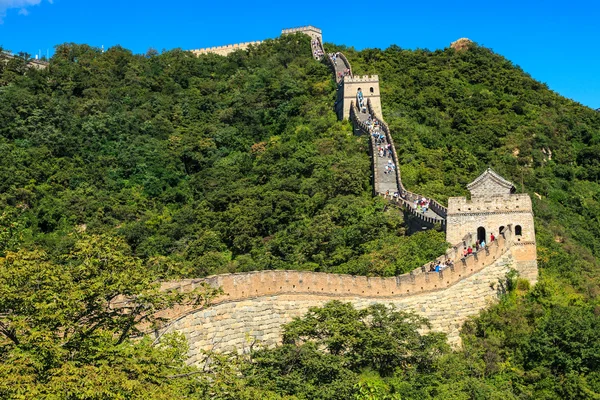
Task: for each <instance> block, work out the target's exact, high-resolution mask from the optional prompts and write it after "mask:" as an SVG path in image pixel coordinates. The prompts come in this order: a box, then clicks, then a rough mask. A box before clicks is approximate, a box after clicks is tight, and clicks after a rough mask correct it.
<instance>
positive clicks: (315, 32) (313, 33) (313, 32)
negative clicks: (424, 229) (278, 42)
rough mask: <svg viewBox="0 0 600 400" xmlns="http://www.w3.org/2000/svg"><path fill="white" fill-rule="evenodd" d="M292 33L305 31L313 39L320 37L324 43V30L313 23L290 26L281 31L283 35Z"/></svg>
mask: <svg viewBox="0 0 600 400" xmlns="http://www.w3.org/2000/svg"><path fill="white" fill-rule="evenodd" d="M292 33H304V34H306V35H308V36H310V37H311V38H313V39H319V40H320V41H321V43H323V32H322V31H321V30H320V29H319V28H316V27H314V26H312V25H307V26H299V27H296V28H288V29H283V30H282V31H281V34H282V35H289V34H292Z"/></svg>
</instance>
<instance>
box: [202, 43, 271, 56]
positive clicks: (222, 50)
mask: <svg viewBox="0 0 600 400" xmlns="http://www.w3.org/2000/svg"><path fill="white" fill-rule="evenodd" d="M261 43H262V42H261V41H254V42H244V43H235V44H227V45H224V46H215V47H206V48H204V49H195V50H190V51H191V52H192V53H194V54H195V55H200V54H208V53H214V54H219V55H227V54H229V53H232V52H234V51H236V50H247V49H248V48H249V47H250V46H258V45H259V44H261Z"/></svg>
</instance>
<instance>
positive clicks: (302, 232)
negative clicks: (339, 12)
mask: <svg viewBox="0 0 600 400" xmlns="http://www.w3.org/2000/svg"><path fill="white" fill-rule="evenodd" d="M326 48H327V49H328V50H329V51H333V50H335V49H341V50H343V51H344V53H345V54H346V56H347V57H348V59H349V60H350V62H351V63H352V67H353V70H354V73H355V74H361V73H364V74H378V75H379V77H380V80H381V90H382V99H383V113H384V116H385V119H386V121H387V122H388V123H389V125H390V128H391V131H392V134H393V135H394V140H395V144H396V147H397V151H398V155H399V158H400V163H399V164H400V169H401V173H402V179H403V183H404V184H405V186H406V187H407V188H409V189H411V190H413V191H415V192H419V193H422V194H424V195H428V196H432V197H434V198H436V199H438V200H440V201H442V202H445V200H446V199H447V197H448V196H454V195H462V194H465V185H466V183H468V182H470V181H471V180H473V178H475V177H476V176H477V175H479V174H480V173H481V171H482V170H483V169H484V168H486V167H488V166H491V167H492V168H494V169H495V170H496V171H498V172H499V173H501V174H502V175H503V176H505V177H506V178H508V179H510V180H512V181H513V182H515V184H516V185H517V186H518V187H519V189H520V190H522V191H526V192H528V193H529V194H530V195H531V197H532V199H533V200H534V212H535V215H536V230H537V231H536V237H537V243H538V255H539V266H540V274H541V277H540V282H539V283H538V285H537V286H536V287H535V288H533V289H531V288H529V287H528V286H527V285H526V284H525V283H524V282H522V281H518V280H509V281H508V283H507V285H508V286H507V289H508V292H507V294H506V295H505V296H504V298H503V300H502V302H501V303H500V304H499V305H497V306H494V307H491V308H490V310H488V311H486V312H484V313H483V314H482V315H481V316H480V317H479V318H478V319H476V320H474V321H472V322H470V323H469V324H467V325H466V326H465V328H464V329H463V342H464V344H465V346H464V349H463V350H460V351H456V352H452V351H450V350H449V349H447V348H446V347H445V346H444V345H443V340H442V339H440V338H439V337H428V336H425V335H424V336H420V335H418V334H417V333H416V330H415V331H414V332H413V331H411V329H413V328H414V329H416V328H415V327H416V326H420V324H421V322H420V321H412V320H411V321H409V322H407V324H406V325H402V323H400V322H399V320H401V319H402V318H404V317H403V316H401V315H400V316H398V315H395V314H391V315H388V314H386V313H385V312H384V311H382V310H377V309H374V310H371V311H369V312H371V313H372V314H369V315H366V314H360V315H358V314H356V312H355V311H353V310H349V309H348V308H347V307H345V308H344V307H343V306H340V305H335V304H333V305H331V306H330V308H325V309H324V310H322V311H321V312H320V314H319V315H317V316H313V317H312V319H310V318H308V317H307V319H306V320H304V321H299V322H297V323H296V324H293V325H291V326H290V327H289V328H288V336H287V338H288V339H289V340H287V342H286V344H285V345H284V346H282V347H280V348H277V349H274V350H266V351H262V352H260V353H259V354H256V357H255V358H254V359H253V360H246V359H243V360H240V359H234V358H231V359H228V358H226V357H224V358H222V359H219V361H218V362H216V363H215V365H216V366H218V367H215V369H214V371H216V372H214V375H211V376H210V377H207V376H206V375H207V374H199V373H198V371H193V370H192V371H190V369H189V368H187V367H185V366H184V365H183V359H182V354H183V353H182V351H183V350H182V347H181V346H180V345H179V344H178V343H175V342H174V343H173V344H172V346H170V347H169V346H166V348H165V349H157V348H156V347H153V346H152V345H151V344H150V343H146V342H142V343H139V342H138V343H136V342H129V341H125V342H123V341H122V340H119V341H116V342H112V341H111V340H110V338H111V334H109V333H106V332H112V334H113V335H114V334H115V332H117V331H113V329H117V328H115V324H112V322H111V321H112V320H111V319H110V318H112V316H110V315H109V316H102V318H106V320H105V322H106V321H107V322H106V324H105V325H102V327H103V328H102V329H105V331H103V330H101V332H100V333H102V332H104V334H103V335H101V334H100V333H96V331H95V328H94V329H92V330H90V331H88V330H87V328H86V329H83V330H82V331H81V332H78V333H77V334H76V335H74V336H75V339H76V340H75V339H74V342H69V345H68V346H66V347H64V346H62V345H61V346H58V345H56V343H58V342H59V339H58V337H59V336H60V335H62V334H65V335H66V332H68V330H67V329H66V328H65V326H67V322H68V321H67V322H65V321H62V320H60V319H57V318H55V320H57V321H59V322H56V323H55V324H51V323H50V322H49V321H52V315H53V314H52V313H50V311H52V312H55V311H53V310H55V307H56V301H55V299H57V298H58V299H60V298H61V297H60V295H57V294H56V293H54V292H52V291H47V292H46V291H39V290H38V289H36V288H35V287H33V286H31V287H30V286H28V287H29V288H30V289H31V290H32V292H31V293H35V294H36V296H37V295H39V296H41V297H39V298H37V297H36V299H38V300H36V301H39V302H40V304H41V303H43V304H50V305H49V306H48V307H46V308H42V307H38V308H36V307H34V306H35V305H36V304H38V303H36V302H34V303H33V305H34V306H32V307H25V306H19V307H15V304H16V303H15V301H16V300H15V299H17V298H18V296H19V293H18V291H17V292H14V291H13V289H14V287H19V286H18V285H21V284H25V285H26V286H27V282H29V281H28V279H30V278H27V279H25V278H24V277H25V276H28V275H27V273H29V271H30V270H31V269H32V268H33V269H35V268H37V267H35V268H34V266H36V265H42V266H44V268H46V267H47V268H48V271H51V273H49V276H51V275H53V274H55V273H57V272H60V271H63V270H69V268H72V267H75V268H76V269H77V267H78V266H81V265H88V264H86V263H87V262H88V261H89V257H92V256H90V255H89V253H86V252H85V251H83V250H82V246H83V247H84V248H85V245H86V243H88V244H89V243H92V244H93V243H96V244H97V243H98V242H96V241H95V240H97V238H99V237H100V238H103V239H102V240H106V243H107V244H106V247H105V248H106V249H109V250H106V251H107V252H114V253H115V254H116V256H115V259H116V260H119V262H121V261H122V260H123V259H127V260H129V261H127V262H123V264H119V265H125V266H128V265H129V266H131V265H135V271H137V272H136V274H137V273H139V274H140V275H139V276H141V277H143V279H142V278H140V280H139V282H144V284H147V282H148V281H149V280H153V279H160V278H166V277H191V276H193V277H199V276H206V275H210V274H217V273H224V272H236V271H251V270H262V269H303V270H314V271H328V272H336V273H353V274H362V275H384V276H390V275H395V274H400V273H403V272H406V271H409V270H411V269H413V268H415V267H417V266H419V265H422V264H423V263H424V262H426V261H429V260H431V259H433V258H434V257H435V256H437V255H439V254H441V252H443V250H444V249H445V247H446V244H445V243H444V235H443V233H441V232H436V231H429V232H425V233H419V234H416V235H412V236H407V235H406V226H405V223H404V221H403V218H402V215H401V214H400V213H398V212H397V211H395V210H388V209H386V207H385V203H384V202H383V201H382V200H381V199H377V198H372V196H371V193H372V188H371V184H370V163H369V158H368V155H367V148H368V143H367V141H366V139H365V138H360V137H356V136H353V135H352V129H351V127H350V125H349V123H347V122H338V121H337V119H336V116H335V114H334V112H333V103H334V101H335V91H336V87H335V84H334V83H333V80H332V74H331V72H330V71H329V70H328V68H327V67H326V65H325V64H321V63H319V62H318V61H315V60H314V59H312V58H311V50H310V40H309V39H308V38H307V37H305V36H302V35H289V36H285V37H282V38H280V39H277V40H267V41H266V42H265V43H263V44H261V45H260V46H258V47H256V48H253V49H251V50H250V51H248V52H243V51H240V52H235V53H233V54H231V55H230V56H228V57H221V56H216V55H204V56H200V57H198V58H196V57H194V56H193V55H192V54H191V53H188V52H184V51H181V50H173V51H169V52H165V53H163V54H157V53H155V52H149V53H148V54H146V55H134V54H132V53H131V52H129V51H127V50H125V49H123V48H120V47H114V48H111V49H109V50H108V51H106V52H105V53H102V52H100V51H99V50H98V49H94V48H91V47H89V46H86V45H76V44H64V45H61V46H58V47H57V49H56V54H55V55H54V57H53V58H52V60H51V62H50V67H49V68H48V69H46V70H42V71H40V70H33V69H27V68H26V67H25V66H24V64H23V63H22V62H20V61H19V60H18V59H13V60H11V61H10V62H8V63H6V64H4V63H0V154H2V157H0V257H2V258H0V316H2V315H3V314H5V313H15V315H22V316H23V318H22V319H19V321H20V322H19V324H17V325H15V326H17V327H18V329H19V330H24V331H26V332H27V333H26V334H24V335H25V336H27V335H29V336H27V337H28V338H30V339H31V340H28V341H26V344H27V346H25V345H21V344H18V343H17V342H16V341H15V340H13V339H12V338H11V335H12V333H11V332H13V330H11V329H9V328H5V327H4V326H3V325H0V360H1V364H0V382H5V383H4V384H3V383H0V397H3V396H4V397H9V398H10V397H15V398H16V397H18V396H17V395H16V394H15V393H16V392H15V390H17V391H18V390H21V389H22V390H23V391H24V393H26V392H27V391H32V392H31V393H36V395H37V396H39V398H43V397H44V396H45V395H47V394H48V393H65V390H67V389H65V388H68V390H70V391H72V393H73V395H72V396H71V397H65V398H84V396H83V395H82V394H81V393H80V392H78V391H77V390H78V389H76V387H77V385H76V382H74V381H75V380H76V379H73V380H71V379H70V378H69V377H70V376H79V374H81V376H88V377H89V379H90V382H95V383H90V385H92V386H93V385H94V384H97V385H98V386H99V387H100V386H101V387H102V391H98V392H93V391H92V394H89V397H87V398H119V394H123V393H128V390H130V391H131V392H132V393H133V392H134V393H136V394H137V395H138V396H141V397H140V398H222V399H226V398H232V399H233V398H235V399H240V398H328V399H329V398H330V399H335V398H352V397H340V396H354V398H358V399H363V398H364V399H366V398H382V399H384V398H415V399H417V398H419V399H428V398H443V399H446V398H456V399H463V398H465V399H467V398H482V399H483V398H486V399H487V398H503V399H506V398H511V399H512V398H515V399H517V398H519V399H541V398H547V399H553V398H557V399H559V398H560V399H563V398H586V399H587V398H589V399H593V398H599V397H598V396H600V364H599V363H600V358H599V356H598V355H599V354H600V337H599V332H600V318H599V315H600V312H599V310H600V302H599V301H598V296H599V295H600V278H599V275H600V274H599V271H600V268H599V267H600V265H599V261H600V245H599V244H598V238H600V161H599V160H600V113H598V112H596V111H594V110H591V109H589V108H586V107H583V106H581V105H579V104H577V103H575V102H573V101H570V100H567V99H565V98H563V97H561V96H559V95H558V94H556V93H554V92H552V91H550V90H549V89H548V88H547V87H546V86H545V85H544V84H541V83H539V82H536V81H535V80H534V79H532V78H531V77H530V76H528V75H527V74H526V73H524V72H523V71H522V70H521V69H520V68H518V67H516V66H514V65H513V64H512V63H511V62H509V61H508V60H506V59H504V58H503V57H501V56H499V55H497V54H494V53H493V52H492V51H490V50H489V49H486V48H483V47H479V46H477V45H472V46H471V47H470V48H468V49H466V50H464V51H459V52H457V51H455V50H453V49H450V48H449V49H445V50H438V51H434V52H431V51H425V50H416V51H409V50H402V49H400V48H398V47H390V48H389V49H387V50H384V51H382V50H378V49H367V50H363V51H360V52H357V51H354V50H353V49H348V48H345V47H339V46H334V45H326ZM90 237H91V238H95V239H89V238H90ZM87 241H89V242H87ZM82 243H83V244H82ZM102 243H104V242H102ZM113 243H118V245H115V244H113ZM99 247H100V246H99ZM17 251H18V253H15V252H17ZM40 254H42V255H40ZM15 260H16V261H15ZM131 260H135V261H134V262H133V264H131V263H130V262H132V261H131ZM11 266H21V267H19V268H17V267H11ZM11 268H14V269H11ZM40 268H41V267H40ZM127 268H129V267H127ZM132 268H133V267H132ZM126 270H127V269H126V268H125V271H126ZM69 276H70V275H69ZM81 276H85V274H84V275H81ZM110 276H111V277H112V273H111V275H110ZM137 276H138V275H136V277H137ZM47 278H48V279H49V280H50V281H51V280H52V279H51V278H50V277H47ZM71 278H73V282H79V283H81V281H83V282H84V283H85V281H86V279H89V280H90V282H92V277H87V278H81V277H80V275H77V274H75V275H73V276H70V278H69V279H71ZM36 279H39V277H38V278H36ZM56 279H59V278H56ZM61 279H62V278H61ZM94 279H97V280H94V281H93V285H92V284H91V285H90V287H89V288H87V289H86V291H83V292H82V293H83V294H81V297H77V298H73V299H71V300H73V303H69V304H71V305H72V306H73V307H76V303H77V301H80V302H82V303H86V304H88V303H89V304H93V301H87V302H86V300H85V299H87V297H86V296H90V297H91V298H94V297H93V296H94V295H96V294H97V292H94V290H96V291H98V290H99V289H98V287H99V286H98V285H100V286H102V283H101V282H102V281H103V279H106V276H105V275H102V274H99V275H98V276H96V277H94ZM23 282H25V283H23ZM32 282H33V281H32ZM44 282H45V281H44ZM136 282H137V281H134V282H133V283H131V282H129V284H130V286H127V290H132V292H127V291H126V290H125V289H123V288H120V290H122V292H127V293H137V291H136V290H140V289H139V288H140V287H142V286H141V285H142V284H141V283H136ZM32 285H33V283H32ZM38 285H39V284H38ZM59 289H60V288H58V287H56V288H55V289H53V290H59ZM27 293H29V292H27ZM11 296H15V297H11ZM44 296H45V297H44ZM53 299H54V300H53ZM75 299H78V300H77V301H75ZM18 304H25V303H18ZM27 304H29V303H27ZM65 304H66V303H65ZM64 307H65V308H66V307H67V306H66V305H65V306H64ZM58 308H59V309H60V308H61V307H58ZM19 313H21V314H19ZM28 313H30V314H28ZM39 313H42V314H43V315H46V314H44V313H48V319H47V320H45V321H46V322H44V324H42V323H41V322H40V323H39V325H37V326H36V328H35V329H33V328H31V329H30V330H27V329H25V328H24V326H27V327H28V329H29V328H30V327H29V325H27V323H28V322H27V323H26V322H25V321H29V318H28V317H27V316H28V315H38V314H39ZM69 315H71V314H69ZM73 315H76V314H73ZM69 318H70V317H69ZM69 318H67V317H65V320H69ZM82 318H83V317H82ZM373 318H375V320H377V318H381V321H383V322H381V324H383V325H386V326H387V324H389V326H390V327H391V328H390V329H389V330H385V329H383V330H382V329H381V326H382V325H380V326H375V324H374V323H373ZM355 320H356V321H362V322H361V324H363V325H360V326H359V325H356V324H349V321H355ZM0 321H1V320H0ZM36 321H38V320H36ZM82 321H84V322H82V323H81V324H83V325H85V324H89V325H85V326H88V327H90V326H94V327H95V326H96V325H95V322H94V321H93V320H87V319H85V320H83V319H82ZM321 323H322V324H325V325H324V326H321V325H319V324H321ZM23 324H25V325H23ZM61 324H62V325H61ZM119 324H121V325H119ZM122 324H126V322H123V321H120V320H119V322H118V324H117V325H119V326H121V327H122ZM348 324H349V325H348ZM69 326H70V325H69ZM69 329H71V328H69ZM73 329H75V328H73ZM119 329H121V328H119ZM409 331H410V332H413V333H412V334H411V335H413V336H411V337H412V338H413V339H414V340H413V341H412V342H411V343H409V344H406V346H405V347H402V349H400V350H399V349H397V348H389V347H386V346H387V345H388V344H389V343H390V342H391V341H392V339H393V338H395V337H397V335H398V334H399V332H405V333H406V332H409ZM19 332H20V331H19ZM40 332H42V333H43V334H42V333H40ZM92 332H94V333H93V334H92ZM118 332H127V329H123V330H118ZM315 332H321V333H315ZM323 332H328V333H323ZM13 333H14V332H13ZM363 333H364V336H363ZM329 334H330V335H331V338H330V337H329V336H328V335H329ZM96 335H97V336H96ZM386 335H387V336H386ZM124 337H125V336H124ZM315 337H319V339H318V340H313V339H314V338H315ZM357 337H360V340H358V339H356V338H357ZM307 338H310V339H307ZM423 338H425V339H423ZM355 339H356V340H355ZM319 340H320V342H319ZM335 340H342V341H347V342H344V343H346V344H345V345H344V347H343V348H344V349H345V350H344V351H341V350H340V351H339V352H338V353H335V352H323V348H327V346H330V345H331V343H332V342H335ZM50 343H52V346H51V345H50ZM74 343H75V344H74ZM107 343H110V344H107ZM69 346H70V347H69ZM128 346H129V347H128ZM99 349H101V350H99ZM163 350H164V351H163ZM399 351H403V352H404V353H402V354H403V357H405V358H403V359H402V360H398V359H397V358H394V354H398V353H397V352H399ZM168 352H171V353H168ZM132 354H133V355H134V356H133V359H132V360H133V361H131V360H130V358H131V357H129V358H128V355H132ZM111 360H112V361H111ZM124 360H130V361H124ZM167 360H171V361H167ZM370 360H377V362H375V361H370ZM381 360H384V361H381ZM106 363H108V364H109V365H116V366H115V367H114V368H115V370H117V371H116V372H115V371H108V370H106V369H104V366H106V365H107V364H106ZM85 371H89V374H88V373H87V372H85ZM131 371H138V372H137V373H136V374H137V375H136V374H134V373H132V372H131ZM140 371H142V372H140ZM132 374H133V375H132ZM21 376H23V377H27V379H19V377H21ZM172 376H177V377H178V378H177V379H175V378H168V377H172ZM109 378H110V379H109ZM113 378H114V379H113ZM179 378H181V379H179ZM131 382H135V385H133V386H131V385H132V383H131ZM20 385H21V386H20ZM15 388H16V389H15ZM19 388H21V389H19ZM128 388H129V389H128ZM159 395H160V396H159ZM369 395H370V396H371V397H368V396H369ZM94 396H96V397H94ZM111 396H112V397H111ZM161 396H162V397H161ZM176 396H179V397H176ZM211 396H213V397H211ZM284 396H295V397H284ZM361 396H362V397H361ZM386 396H387V397H386ZM393 396H396V397H393ZM398 396H400V397H398ZM34 397H35V396H34Z"/></svg>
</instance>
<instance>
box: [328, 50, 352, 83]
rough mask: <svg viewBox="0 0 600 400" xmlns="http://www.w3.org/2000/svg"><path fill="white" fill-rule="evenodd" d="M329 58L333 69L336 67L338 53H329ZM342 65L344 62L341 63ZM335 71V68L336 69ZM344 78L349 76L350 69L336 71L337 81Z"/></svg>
mask: <svg viewBox="0 0 600 400" xmlns="http://www.w3.org/2000/svg"><path fill="white" fill-rule="evenodd" d="M329 58H330V59H331V62H332V63H333V65H334V66H335V67H337V63H338V59H339V58H340V53H339V52H338V53H331V54H329ZM341 62H342V63H344V61H341ZM336 69H337V68H336ZM345 76H350V68H344V69H343V70H342V71H338V73H337V80H338V82H339V81H341V80H342V79H343V78H344V77H345Z"/></svg>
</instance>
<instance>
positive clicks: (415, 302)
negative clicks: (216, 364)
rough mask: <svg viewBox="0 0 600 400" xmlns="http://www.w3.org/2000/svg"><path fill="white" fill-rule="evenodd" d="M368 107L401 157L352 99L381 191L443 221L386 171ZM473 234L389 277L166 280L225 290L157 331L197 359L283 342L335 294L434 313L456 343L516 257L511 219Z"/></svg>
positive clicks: (338, 68)
mask: <svg viewBox="0 0 600 400" xmlns="http://www.w3.org/2000/svg"><path fill="white" fill-rule="evenodd" d="M312 43H313V52H314V50H315V46H319V47H320V48H321V50H322V41H321V39H320V38H319V40H318V41H317V42H314V41H313V42H312ZM324 54H326V53H324ZM324 61H325V62H327V63H329V64H330V66H331V67H332V69H333V71H334V72H335V76H336V81H337V82H338V84H342V83H343V81H344V79H345V77H344V76H340V75H339V74H338V72H344V71H345V72H346V76H348V77H349V78H350V79H352V70H351V66H350V64H349V62H348V60H347V59H346V58H345V57H344V56H343V55H342V54H341V53H340V55H339V56H338V59H337V62H333V59H332V58H331V57H329V56H328V57H325V60H324ZM369 113H370V114H371V116H372V121H373V120H377V121H378V122H379V127H380V128H379V129H380V130H381V132H383V134H384V136H385V140H386V141H388V142H389V143H390V144H392V146H391V148H392V156H391V159H392V160H393V162H394V163H395V164H396V165H398V157H397V154H396V150H395V147H394V146H393V138H392V136H391V134H390V130H389V127H388V126H387V124H386V123H385V122H384V121H383V119H382V117H381V115H376V113H375V111H374V110H373V107H372V105H371V103H370V102H367V112H363V110H358V108H357V107H356V106H355V105H354V104H352V107H351V119H352V121H353V123H354V124H355V126H356V127H357V129H359V130H360V131H361V133H364V134H367V135H369V137H370V138H371V146H372V154H373V157H372V160H373V162H372V166H373V170H374V183H375V192H376V194H378V195H381V196H384V197H385V198H386V199H388V200H389V201H390V203H391V204H393V205H397V206H399V207H403V208H404V209H406V210H408V211H409V212H411V213H414V214H415V215H416V216H417V217H418V218H421V219H422V220H423V221H427V222H429V223H432V224H435V223H441V224H444V223H445V218H446V215H447V210H446V208H445V207H443V206H442V205H440V204H439V203H437V202H435V201H431V203H430V210H429V211H428V212H427V213H424V214H423V213H419V212H417V211H416V210H414V208H413V207H412V202H413V201H414V200H415V199H417V198H419V197H420V196H419V195H418V194H415V193H411V192H409V191H407V190H406V189H405V188H404V186H403V185H402V180H401V176H400V171H399V168H396V171H395V173H393V174H382V173H381V171H382V167H383V166H384V165H385V164H386V163H387V159H384V158H383V157H378V155H376V154H375V153H374V152H373V151H374V150H375V148H376V147H375V146H376V143H375V142H374V138H373V137H372V136H371V135H370V133H371V132H370V131H371V129H370V127H369V126H368V125H367V120H368V115H369ZM394 194H396V195H394ZM474 237H476V233H475V232H472V233H469V234H467V235H466V236H465V237H464V238H463V240H462V241H461V242H459V243H456V244H455V245H454V246H453V247H451V248H450V249H448V251H446V253H445V254H443V255H442V256H440V257H438V259H437V261H440V262H448V261H451V263H450V264H452V266H451V267H448V268H446V269H444V270H442V271H440V272H429V271H430V266H431V263H428V264H427V265H424V266H422V267H419V268H417V269H415V270H413V271H412V272H410V273H408V274H404V275H400V276H395V277H389V278H379V277H359V276H350V275H338V274H327V273H318V272H306V271H281V270H276V271H257V272H249V273H239V274H225V275H218V276H212V277H208V278H203V279H188V280H182V281H173V282H163V283H162V289H163V290H176V291H182V292H186V291H191V290H193V289H195V288H196V287H198V286H199V285H201V284H203V283H209V284H210V285H211V286H213V287H221V288H222V289H223V291H224V294H223V295H221V296H220V297H219V298H217V299H215V300H214V301H213V303H212V304H211V306H210V307H207V308H205V309H197V308H194V307H192V306H176V307H173V308H171V309H169V310H166V311H165V312H163V313H162V314H161V315H160V316H162V317H164V318H165V319H166V320H167V321H168V323H166V324H165V325H163V327H162V328H161V329H160V330H159V331H158V332H155V335H156V336H157V339H159V338H160V336H162V335H163V334H165V333H168V332H181V333H183V334H184V335H185V336H186V337H187V339H188V342H189V345H190V351H189V355H190V359H189V361H190V363H196V362H199V361H201V357H202V352H203V351H204V350H214V351H247V350H249V349H250V347H251V346H254V345H255V344H256V343H258V344H259V345H264V346H271V345H275V344H277V343H280V341H281V326H282V325H283V324H285V323H288V322H290V321H291V320H292V319H293V318H295V317H300V316H302V315H304V314H305V313H306V312H307V311H308V309H309V308H310V307H315V306H322V305H324V304H325V303H326V302H328V301H331V300H334V299H336V300H341V301H346V302H351V303H352V304H353V305H354V306H356V307H357V308H363V307H367V306H369V305H371V304H374V303H385V304H392V305H394V306H396V307H397V308H399V309H402V310H410V311H414V312H416V313H417V314H420V315H422V316H424V317H426V318H428V319H429V320H430V322H431V324H432V329H434V330H436V331H440V332H445V333H446V334H448V338H449V342H450V343H451V344H453V345H459V344H460V336H459V329H460V327H461V325H462V324H463V323H464V321H465V320H466V319H467V318H469V317H470V316H473V315H476V314H477V313H478V312H479V311H480V310H482V309H483V308H485V307H487V306H488V305H489V304H490V303H491V302H493V301H496V300H497V298H498V295H499V293H501V292H502V290H503V286H502V283H501V282H503V281H504V278H505V274H506V272H508V271H509V269H510V268H511V266H512V265H513V251H512V249H511V248H512V247H513V246H516V245H515V242H514V237H513V229H512V225H507V226H506V229H505V230H504V232H503V233H502V234H501V235H499V237H498V238H497V240H496V241H494V242H492V243H490V244H489V245H488V246H487V247H486V248H485V249H484V250H480V251H479V252H478V253H475V254H472V255H469V256H467V257H463V256H462V251H463V248H465V247H466V246H468V245H470V244H471V243H472V242H473V238H474Z"/></svg>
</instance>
